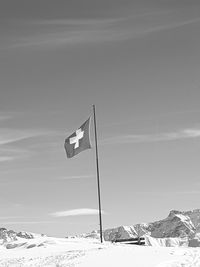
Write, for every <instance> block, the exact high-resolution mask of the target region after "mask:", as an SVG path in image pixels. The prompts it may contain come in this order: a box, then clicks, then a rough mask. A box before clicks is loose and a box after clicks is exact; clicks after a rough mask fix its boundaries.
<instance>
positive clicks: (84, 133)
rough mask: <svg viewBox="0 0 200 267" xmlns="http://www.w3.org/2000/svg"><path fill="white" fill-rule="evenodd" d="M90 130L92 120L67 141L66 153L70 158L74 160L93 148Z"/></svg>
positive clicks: (85, 123) (86, 122)
mask: <svg viewBox="0 0 200 267" xmlns="http://www.w3.org/2000/svg"><path fill="white" fill-rule="evenodd" d="M89 128H90V118H89V119H88V120H87V121H85V122H84V123H83V124H82V125H81V127H79V128H78V129H77V130H76V131H75V132H74V133H73V134H71V135H70V136H69V137H67V138H66V139H65V151H66V154H67V157H68V158H72V157H74V156H75V155H77V154H79V153H80V152H82V151H84V150H86V149H89V148H91V145H90V132H89Z"/></svg>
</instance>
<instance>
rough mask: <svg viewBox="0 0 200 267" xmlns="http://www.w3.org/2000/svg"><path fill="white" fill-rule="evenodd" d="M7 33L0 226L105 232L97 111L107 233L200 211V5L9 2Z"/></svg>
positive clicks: (2, 69)
mask: <svg viewBox="0 0 200 267" xmlns="http://www.w3.org/2000/svg"><path fill="white" fill-rule="evenodd" d="M0 36H1V41H0V187H1V194H0V211H1V212H0V225H1V227H6V228H8V229H13V230H16V231H30V232H36V233H44V234H48V235H51V236H63V237H64V236H67V235H75V234H78V233H84V232H90V231H92V230H96V229H98V228H99V222H98V198H97V181H96V166H95V149H94V127H93V126H92V124H91V133H90V134H91V143H92V149H89V150H86V151H84V152H82V153H80V154H79V155H76V156H75V157H74V158H71V159H67V157H66V154H65V151H64V140H65V138H67V137H68V136H69V135H71V134H72V133H73V132H74V131H75V130H76V129H77V128H78V127H79V126H81V125H82V124H83V122H84V121H85V120H87V118H88V117H89V116H91V115H92V105H93V104H95V105H96V116H97V130H98V145H99V167H100V184H101V201H102V202H101V205H102V213H103V228H104V229H107V228H111V227H116V226H120V225H133V224H135V223H141V222H152V221H155V220H159V219H162V218H165V217H166V216H167V215H168V214H169V211H170V210H173V209H177V210H184V211H185V210H193V209H196V208H200V206H199V195H200V179H199V178H200V164H199V159H200V101H199V99H200V53H199V47H200V2H199V0H190V1H189V0H173V1H172V0H101V1H97V0H84V1H83V0H74V1H68V0H57V1H52V0H43V1H39V0H35V1H30V0H28V1H27V0H26V1H25V0H18V1H14V0H2V1H1V9H0Z"/></svg>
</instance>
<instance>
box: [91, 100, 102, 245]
mask: <svg viewBox="0 0 200 267" xmlns="http://www.w3.org/2000/svg"><path fill="white" fill-rule="evenodd" d="M93 115H94V134H95V150H96V168H97V185H98V201H99V225H100V239H101V243H103V231H102V218H101V194H100V181H99V160H98V145H97V126H96V112H95V105H93Z"/></svg>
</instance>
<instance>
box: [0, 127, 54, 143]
mask: <svg viewBox="0 0 200 267" xmlns="http://www.w3.org/2000/svg"><path fill="white" fill-rule="evenodd" d="M49 134H52V132H50V131H47V130H34V129H33V130H32V129H23V130H17V129H10V128H1V129H0V145H5V144H9V143H14V142H17V141H21V140H24V139H28V138H33V137H37V136H42V135H49Z"/></svg>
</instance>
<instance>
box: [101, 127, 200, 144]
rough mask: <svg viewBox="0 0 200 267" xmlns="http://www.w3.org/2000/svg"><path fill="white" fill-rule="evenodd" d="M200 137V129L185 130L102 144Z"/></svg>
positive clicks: (121, 136)
mask: <svg viewBox="0 0 200 267" xmlns="http://www.w3.org/2000/svg"><path fill="white" fill-rule="evenodd" d="M198 137H200V129H184V130H180V131H177V132H166V133H156V134H141V135H134V134H133V135H119V136H114V137H110V138H107V139H104V140H102V141H101V144H103V145H104V144H125V143H148V142H164V141H175V140H182V139H189V138H198Z"/></svg>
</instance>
